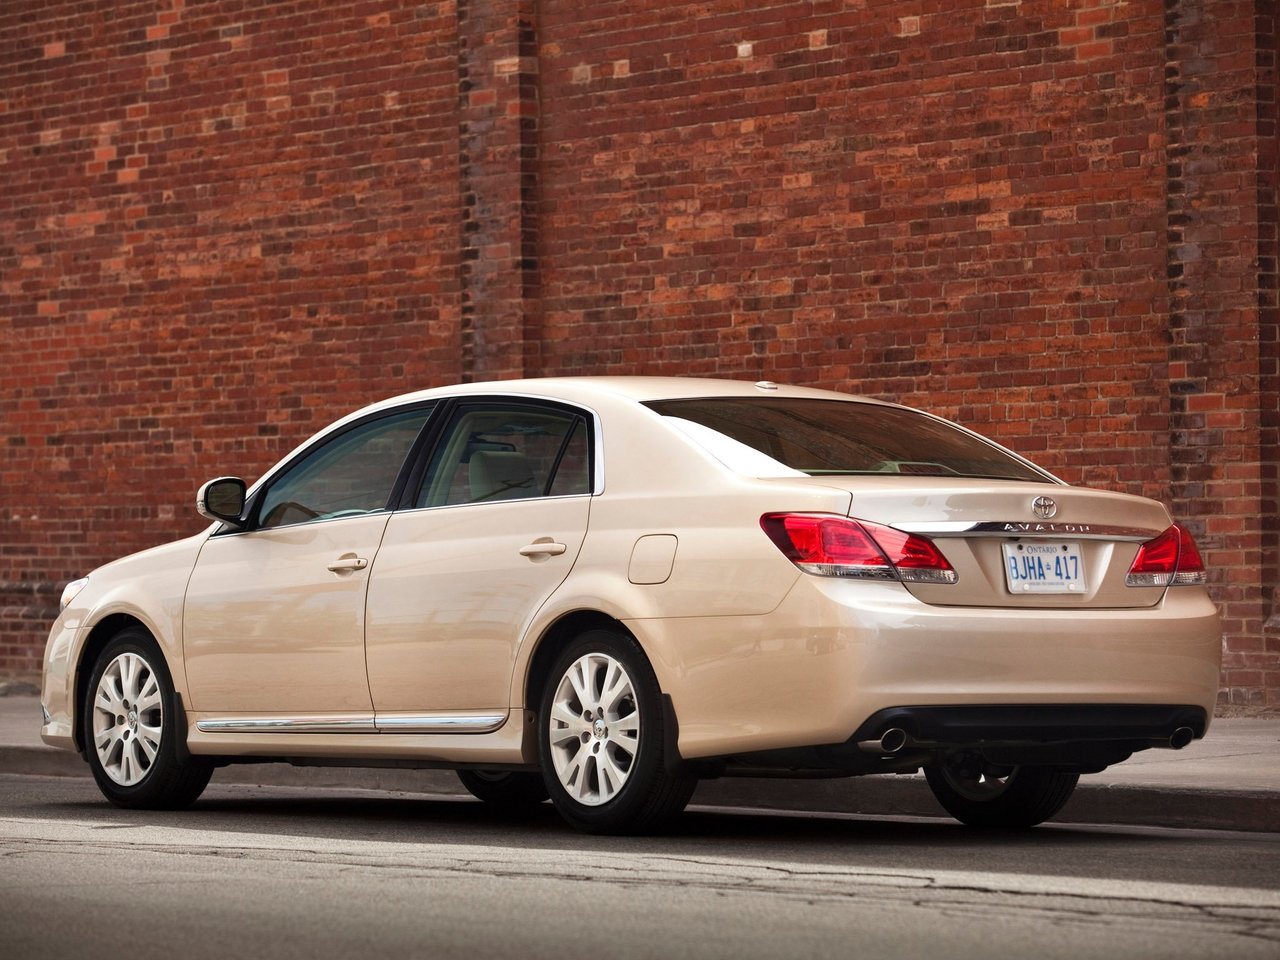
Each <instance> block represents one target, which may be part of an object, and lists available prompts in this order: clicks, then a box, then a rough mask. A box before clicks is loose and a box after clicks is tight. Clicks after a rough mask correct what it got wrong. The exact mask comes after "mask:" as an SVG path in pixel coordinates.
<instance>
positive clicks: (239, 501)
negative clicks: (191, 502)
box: [196, 477, 247, 527]
mask: <svg viewBox="0 0 1280 960" xmlns="http://www.w3.org/2000/svg"><path fill="white" fill-rule="evenodd" d="M246 489H247V488H246V487H245V484H244V481H243V480H241V479H240V478H239V477H218V478H217V479H216V480H210V481H209V482H208V483H206V484H205V485H204V486H203V487H201V488H200V492H199V493H197V494H196V512H198V513H199V514H200V516H202V517H208V518H209V519H210V520H218V521H221V522H222V523H229V524H231V525H232V526H235V527H243V526H244V520H243V519H242V515H243V514H244V498H245V492H246Z"/></svg>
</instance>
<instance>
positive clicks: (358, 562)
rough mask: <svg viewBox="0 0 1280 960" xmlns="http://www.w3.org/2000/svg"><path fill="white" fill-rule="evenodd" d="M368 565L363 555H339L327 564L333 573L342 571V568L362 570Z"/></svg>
mask: <svg viewBox="0 0 1280 960" xmlns="http://www.w3.org/2000/svg"><path fill="white" fill-rule="evenodd" d="M368 565H369V561H368V560H366V559H365V558H364V557H339V558H338V559H337V560H335V561H333V563H331V564H329V569H330V570H332V571H333V572H334V573H342V572H343V571H344V570H363V569H364V568H365V567H367V566H368Z"/></svg>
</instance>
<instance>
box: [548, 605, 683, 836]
mask: <svg viewBox="0 0 1280 960" xmlns="http://www.w3.org/2000/svg"><path fill="white" fill-rule="evenodd" d="M538 717H539V752H540V755H541V761H542V773H543V778H544V780H545V782H546V786H547V790H548V792H549V793H550V794H551V802H552V803H553V804H555V807H556V810H557V811H559V813H560V815H561V816H563V817H564V818H565V820H567V821H568V822H569V823H570V824H572V825H573V826H575V827H577V828H579V829H581V830H586V831H588V832H591V833H643V832H647V831H652V830H655V829H658V828H659V827H661V826H662V825H663V824H665V823H666V822H668V821H669V820H671V819H672V818H673V817H675V816H676V815H677V814H679V813H680V811H681V810H683V809H684V807H685V805H686V804H687V803H688V802H689V797H690V796H692V794H693V789H694V787H695V786H696V785H697V780H696V779H695V778H692V777H682V776H673V775H672V774H670V773H668V772H667V771H666V769H665V765H664V762H663V760H664V758H663V751H664V748H665V747H664V717H663V711H662V696H661V692H660V690H659V688H658V681H657V679H656V678H655V677H654V674H653V669H652V668H651V667H650V666H649V662H648V660H647V659H646V658H645V655H644V652H643V651H642V650H641V649H640V647H639V645H638V644H637V643H636V642H635V640H633V639H632V638H631V637H629V636H626V635H625V634H622V633H615V632H613V631H610V630H590V631H587V632H586V633H584V634H582V635H581V636H580V637H578V638H577V640H576V641H575V642H574V643H572V644H570V646H569V647H568V648H567V649H566V650H564V651H563V652H562V653H561V654H560V656H559V657H558V658H557V659H556V662H555V664H554V665H553V666H552V669H551V673H550V674H549V676H548V679H547V683H546V686H545V688H544V690H543V695H542V701H541V709H540V710H539V713H538Z"/></svg>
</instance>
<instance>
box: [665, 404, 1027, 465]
mask: <svg viewBox="0 0 1280 960" xmlns="http://www.w3.org/2000/svg"><path fill="white" fill-rule="evenodd" d="M647 406H648V407H650V408H651V409H653V410H655V411H657V412H658V413H660V414H662V415H663V416H665V417H669V418H672V422H673V425H675V426H677V427H678V428H679V429H681V431H682V432H684V433H685V434H686V435H688V436H690V437H691V438H693V439H694V440H695V441H696V442H698V443H699V444H701V445H702V446H703V447H705V448H706V449H707V450H708V451H709V452H711V453H712V454H713V455H714V456H716V457H717V458H718V459H720V460H722V461H723V462H725V463H727V464H728V465H729V466H730V467H732V468H733V469H735V470H738V471H739V472H742V473H750V474H754V475H757V476H764V475H779V476H786V475H791V476H795V475H796V473H801V474H808V475H810V476H823V475H832V474H909V475H913V476H930V477H981V478H991V479H1001V480H1029V481H1036V482H1039V483H1043V482H1045V481H1046V480H1049V479H1051V478H1050V477H1049V476H1048V474H1044V473H1041V472H1039V471H1038V470H1036V469H1034V468H1033V467H1031V466H1028V465H1027V464H1026V463H1023V462H1022V461H1021V460H1018V459H1016V458H1014V457H1012V456H1010V455H1009V454H1008V453H1006V452H1005V451H1003V450H1001V449H1000V448H999V447H997V446H995V445H994V444H992V443H988V442H987V441H985V440H983V439H981V438H979V437H975V436H973V435H972V434H970V433H966V432H965V431H963V430H960V429H959V428H957V427H955V426H953V425H952V424H949V423H947V422H946V421H945V420H938V419H936V418H934V417H930V416H927V415H925V414H923V413H920V412H918V411H915V410H909V409H906V408H905V407H890V406H884V405H881V404H875V403H861V402H858V401H853V400H848V401H846V400H819V399H812V398H800V397H780V398H777V399H772V400H764V399H756V398H754V397H753V398H744V397H711V398H705V399H690V400H661V401H653V402H650V403H648V404H647ZM770 465H772V468H773V469H772V471H770V469H769V466H770Z"/></svg>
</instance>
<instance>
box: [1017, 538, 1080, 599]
mask: <svg viewBox="0 0 1280 960" xmlns="http://www.w3.org/2000/svg"><path fill="white" fill-rule="evenodd" d="M1003 546H1004V578H1005V582H1006V583H1008V585H1009V592H1010V593H1084V591H1085V579H1084V560H1083V558H1082V557H1081V555H1080V545H1079V544H1078V543H1063V542H1062V541H1061V540H1035V541H1026V540H1023V541H1020V542H1014V543H1006V544H1003Z"/></svg>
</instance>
